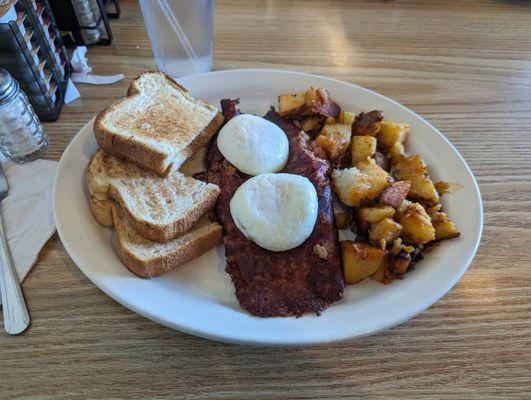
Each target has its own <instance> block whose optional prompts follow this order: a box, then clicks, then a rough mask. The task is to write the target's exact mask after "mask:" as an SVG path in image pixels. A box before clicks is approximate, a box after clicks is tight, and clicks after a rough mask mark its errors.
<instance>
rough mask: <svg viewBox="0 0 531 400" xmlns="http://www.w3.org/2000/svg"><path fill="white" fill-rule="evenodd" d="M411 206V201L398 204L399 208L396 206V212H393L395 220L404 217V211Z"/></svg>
mask: <svg viewBox="0 0 531 400" xmlns="http://www.w3.org/2000/svg"><path fill="white" fill-rule="evenodd" d="M411 204H413V203H412V202H411V201H409V200H407V199H406V200H404V201H402V204H400V206H398V208H397V209H396V212H395V219H396V220H397V221H398V219H399V218H400V217H401V216H402V215H404V214H405V213H406V210H407V209H408V207H409V206H410V205H411Z"/></svg>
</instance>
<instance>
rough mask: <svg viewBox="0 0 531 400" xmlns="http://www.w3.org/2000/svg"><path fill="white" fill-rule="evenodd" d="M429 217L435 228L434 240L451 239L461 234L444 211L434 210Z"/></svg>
mask: <svg viewBox="0 0 531 400" xmlns="http://www.w3.org/2000/svg"><path fill="white" fill-rule="evenodd" d="M430 217H431V221H432V224H433V227H434V228H435V240H445V239H452V238H455V237H458V236H459V235H460V234H461V233H460V232H459V231H458V230H457V228H456V227H455V224H454V223H453V221H450V220H449V219H448V216H447V215H446V214H445V213H443V212H438V211H436V212H434V213H432V214H430Z"/></svg>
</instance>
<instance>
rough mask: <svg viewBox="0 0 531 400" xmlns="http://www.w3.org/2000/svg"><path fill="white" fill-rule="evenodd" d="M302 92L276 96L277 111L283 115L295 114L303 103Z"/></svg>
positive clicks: (299, 110)
mask: <svg viewBox="0 0 531 400" xmlns="http://www.w3.org/2000/svg"><path fill="white" fill-rule="evenodd" d="M305 100H306V97H305V95H303V94H283V95H280V96H278V113H279V114H280V115H281V116H283V117H287V116H296V115H298V114H299V113H300V112H301V110H302V107H303V106H304V104H305Z"/></svg>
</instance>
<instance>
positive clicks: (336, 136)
mask: <svg viewBox="0 0 531 400" xmlns="http://www.w3.org/2000/svg"><path fill="white" fill-rule="evenodd" d="M350 135H351V132H350V126H349V125H344V124H326V125H324V126H323V129H321V132H320V133H319V135H318V136H317V137H316V138H315V143H316V144H317V145H318V146H319V147H321V148H322V149H323V150H324V151H326V154H327V155H328V158H329V159H330V161H335V160H337V159H338V158H339V157H341V156H342V155H343V154H345V152H346V151H347V150H348V146H349V144H350Z"/></svg>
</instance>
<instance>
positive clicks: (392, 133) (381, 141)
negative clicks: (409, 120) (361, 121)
mask: <svg viewBox="0 0 531 400" xmlns="http://www.w3.org/2000/svg"><path fill="white" fill-rule="evenodd" d="M408 135H409V125H408V124H399V123H394V122H389V121H382V122H380V130H379V131H378V146H379V147H381V148H383V149H390V148H392V147H393V146H394V145H395V144H396V143H401V144H404V143H405V142H406V140H407V137H408Z"/></svg>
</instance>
